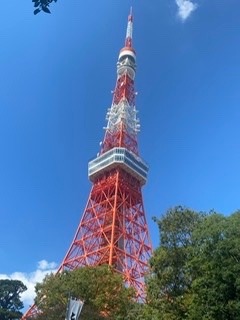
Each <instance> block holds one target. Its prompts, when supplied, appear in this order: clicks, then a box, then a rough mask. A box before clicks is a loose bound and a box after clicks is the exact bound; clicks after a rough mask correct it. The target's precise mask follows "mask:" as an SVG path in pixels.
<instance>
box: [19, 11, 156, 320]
mask: <svg viewBox="0 0 240 320" xmlns="http://www.w3.org/2000/svg"><path fill="white" fill-rule="evenodd" d="M132 30H133V16H132V12H130V15H129V17H128V24H127V33H126V39H125V46H124V47H123V48H122V49H121V50H120V54H119V57H118V62H117V82H116V87H115V90H114V92H113V101H112V105H111V108H109V109H108V111H107V120H108V122H107V126H106V128H105V130H106V132H105V136H104V139H103V142H102V145H101V149H100V152H99V155H98V156H97V157H96V158H95V159H94V160H92V161H90V162H89V164H88V176H89V179H90V180H91V181H92V183H93V186H92V189H91V192H90V195H89V199H88V202H87V205H86V208H85V210H84V213H83V216H82V219H81V221H80V224H79V226H78V228H77V232H76V234H75V236H74V239H73V242H72V244H71V246H70V248H69V250H68V252H67V254H66V256H65V258H64V260H63V262H62V264H61V265H60V267H59V270H58V272H61V271H63V270H74V269H77V268H81V267H84V266H97V265H102V264H108V265H110V266H113V267H114V269H115V270H116V271H118V272H120V273H121V274H122V275H123V277H124V280H125V283H126V285H127V286H131V287H133V288H134V289H135V290H136V296H137V298H138V299H139V300H142V299H144V275H145V274H146V272H147V270H148V260H149V258H150V256H151V253H152V246H151V242H150V239H149V233H148V227H147V223H146V218H145V214H144V207H143V198H142V191H141V189H142V186H143V185H144V184H145V183H146V180H147V173H148V166H147V165H146V163H145V162H144V161H143V160H142V158H141V157H140V156H139V153H138V144H137V133H138V132H139V129H140V124H139V119H138V118H137V110H136V106H135V96H136V92H135V89H134V78H135V72H136V53H135V50H134V49H133V46H132ZM35 312H36V307H35V306H33V307H32V308H30V309H29V311H28V312H27V313H26V314H25V315H24V317H23V318H22V319H27V318H28V317H29V316H31V315H32V314H34V313H35Z"/></svg>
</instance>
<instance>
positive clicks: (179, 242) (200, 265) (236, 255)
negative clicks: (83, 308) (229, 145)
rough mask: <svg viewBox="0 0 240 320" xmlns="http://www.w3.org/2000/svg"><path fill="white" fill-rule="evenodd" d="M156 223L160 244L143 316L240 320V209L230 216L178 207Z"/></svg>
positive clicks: (153, 260)
mask: <svg viewBox="0 0 240 320" xmlns="http://www.w3.org/2000/svg"><path fill="white" fill-rule="evenodd" d="M156 222H157V223H158V226H159V231H160V246H159V248H157V250H155V252H154V254H153V257H152V258H151V260H150V266H151V271H152V273H151V275H150V276H149V278H148V280H147V304H146V305H145V306H144V308H143V315H144V317H145V318H143V319H145V320H148V319H149V320H150V319H158V320H182V319H187V320H200V319H201V320H235V319H240V211H238V212H236V213H234V214H232V215H230V216H228V217H225V216H223V215H220V214H217V213H215V212H210V214H203V213H201V212H200V213H199V212H194V211H192V210H189V209H186V208H182V207H176V208H173V209H170V210H169V211H167V213H166V214H165V215H164V216H163V217H161V218H160V219H159V220H157V219H156ZM149 315H150V316H149ZM139 319H141V318H139Z"/></svg>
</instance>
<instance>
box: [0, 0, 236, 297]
mask: <svg viewBox="0 0 240 320" xmlns="http://www.w3.org/2000/svg"><path fill="white" fill-rule="evenodd" d="M131 5H132V6H133V11H134V47H135V48H136V51H137V59H138V60H137V64H138V69H137V78H136V89H137V91H138V92H139V94H138V96H137V108H138V110H139V117H140V121H141V133H140V135H139V145H140V153H141V155H142V157H143V158H144V159H145V160H146V161H147V163H148V164H149V167H150V172H149V178H148V183H147V185H146V186H145V187H144V189H143V194H144V204H145V210H146V216H147V219H148V222H149V230H150V235H151V238H152V242H153V244H154V247H156V246H157V245H158V230H157V226H156V225H155V224H154V222H152V220H151V218H152V216H160V215H161V214H162V213H164V212H165V211H166V210H167V209H168V208H169V207H171V206H174V205H179V204H181V205H185V206H188V207H191V208H193V209H196V210H204V211H208V210H210V209H215V210H217V211H218V212H221V213H224V214H230V213H231V212H233V211H235V210H237V209H238V208H239V207H240V206H239V199H240V189H239V181H240V170H239V167H240V152H239V149H240V139H239V137H240V126H239V119H240V107H239V105H240V90H239V87H240V63H239V61H240V59H239V57H240V20H239V12H240V2H239V0H221V1H219V0H211V1H207V0H195V1H188V0H151V1H150V0H149V1H145V0H138V1H133V0H132V1H130V0H119V1H117V0H116V1H110V0H101V1H96V0H88V1H81V0H59V1H58V2H57V3H56V4H53V5H52V6H51V9H52V14H51V15H47V14H39V15H37V16H33V14H32V11H33V7H32V3H31V1H30V0H25V1H21V6H19V0H11V1H4V3H3V5H2V7H1V12H0V41H1V45H0V150H1V156H0V216H1V232H0V266H1V267H0V277H6V276H8V277H19V278H21V279H25V280H26V283H27V284H28V285H29V286H30V287H31V288H32V290H33V285H32V283H33V282H34V281H35V280H39V279H40V278H41V277H42V275H43V274H45V272H46V271H47V270H49V269H54V268H55V267H56V265H58V264H59V263H60V262H61V260H62V259H63V257H64V255H65V253H66V251H67V249H68V247H69V245H70V242H71V240H72V238H73V235H74V233H75V231H76V228H77V225H78V223H79V221H80V218H81V215H82V212H83V210H84V207H85V204H86V201H87V198H88V194H89V191H90V186H91V185H90V183H89V181H88V178H87V163H88V161H89V159H92V158H93V157H95V156H96V154H97V152H98V150H99V142H100V141H101V140H102V138H103V133H104V132H103V129H102V128H103V126H105V125H106V121H105V115H106V111H107V108H108V107H110V105H111V98H112V97H111V90H112V89H113V88H114V86H115V80H116V60H117V57H118V52H119V49H120V48H121V47H122V46H123V41H124V36H125V29H126V21H127V15H128V12H129V8H130V6H131ZM30 296H31V293H29V296H28V298H29V297H30ZM29 299H30V298H29ZM26 301H27V302H29V300H27V298H26Z"/></svg>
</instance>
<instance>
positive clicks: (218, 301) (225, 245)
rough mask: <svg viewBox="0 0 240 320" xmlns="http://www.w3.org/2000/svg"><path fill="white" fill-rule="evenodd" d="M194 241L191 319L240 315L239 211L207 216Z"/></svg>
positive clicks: (231, 319)
mask: <svg viewBox="0 0 240 320" xmlns="http://www.w3.org/2000/svg"><path fill="white" fill-rule="evenodd" d="M193 241H194V246H193V252H192V257H191V260H190V262H189V266H190V273H191V274H192V277H193V281H192V285H191V303H190V304H189V319H200V318H201V319H203V320H214V319H217V320H234V319H240V212H237V213H235V214H233V215H231V216H229V217H224V216H222V215H219V214H213V215H210V216H208V217H206V219H204V221H203V222H202V223H201V225H200V226H198V228H197V229H196V230H195V232H194V234H193Z"/></svg>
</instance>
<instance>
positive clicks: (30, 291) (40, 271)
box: [0, 260, 57, 308]
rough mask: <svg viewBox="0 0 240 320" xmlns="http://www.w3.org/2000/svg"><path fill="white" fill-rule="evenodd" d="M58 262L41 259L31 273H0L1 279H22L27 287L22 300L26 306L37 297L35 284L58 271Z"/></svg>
mask: <svg viewBox="0 0 240 320" xmlns="http://www.w3.org/2000/svg"><path fill="white" fill-rule="evenodd" d="M56 266H57V264H56V263H55V262H48V261H46V260H41V261H39V262H38V264H37V268H36V270H35V271H32V272H30V273H25V272H13V273H12V274H9V275H8V274H0V279H12V280H21V281H22V282H23V283H24V284H25V285H26V287H27V290H26V291H25V292H23V294H22V296H21V300H22V301H23V303H24V307H25V308H28V306H30V305H32V304H33V300H34V298H35V285H36V283H37V282H41V281H42V280H43V279H44V277H45V276H46V275H47V274H48V273H51V272H56V271H57V269H56Z"/></svg>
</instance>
